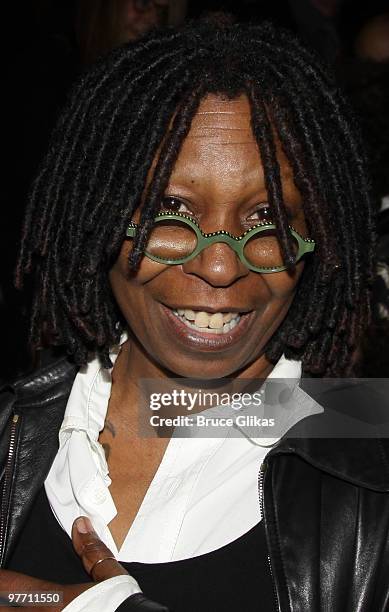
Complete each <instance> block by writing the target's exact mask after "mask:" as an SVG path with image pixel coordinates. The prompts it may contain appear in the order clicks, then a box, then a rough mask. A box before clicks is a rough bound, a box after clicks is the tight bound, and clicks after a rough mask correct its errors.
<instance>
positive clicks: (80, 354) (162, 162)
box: [15, 22, 374, 376]
mask: <svg viewBox="0 0 389 612" xmlns="http://www.w3.org/2000/svg"><path fill="white" fill-rule="evenodd" d="M208 93H209V94H218V95H221V96H224V97H226V98H228V99H233V98H235V97H237V96H239V95H241V94H245V95H246V96H247V97H248V99H249V102H250V106H251V110H252V128H253V133H254V135H255V138H256V140H257V143H258V148H259V152H260V157H261V160H262V165H263V167H264V172H265V181H266V188H267V191H268V202H269V206H270V208H271V211H272V213H273V218H274V219H275V223H276V227H277V232H278V236H279V240H280V243H281V248H282V252H283V257H284V261H285V263H286V265H288V266H289V267H293V264H294V256H293V251H292V245H291V237H290V234H289V232H288V218H287V214H286V209H285V207H284V202H283V194H282V186H281V180H280V168H279V164H278V161H277V156H276V146H275V136H274V134H275V133H276V134H277V137H278V138H279V140H280V142H281V144H282V147H283V150H284V152H285V154H286V156H287V158H288V159H289V163H290V164H291V167H292V169H293V172H294V180H295V183H296V186H297V187H298V189H299V190H300V192H301V194H302V197H303V208H304V212H305V216H306V219H307V223H308V227H309V231H310V237H312V238H314V239H315V241H316V244H317V246H316V250H315V253H314V254H313V255H312V256H310V257H309V258H308V259H307V260H306V264H305V267H304V271H303V275H302V278H301V279H300V283H299V285H298V288H297V292H296V295H295V297H294V300H293V302H292V305H291V307H290V309H289V312H288V314H287V316H286V318H285V319H284V321H283V322H282V324H281V325H280V327H279V328H278V330H277V331H276V332H275V333H274V335H273V336H272V338H271V339H270V341H269V343H268V345H267V346H266V355H267V357H268V358H269V359H270V360H272V361H275V360H277V359H278V358H279V357H280V355H281V354H282V352H284V353H285V355H286V357H288V358H294V359H301V360H302V363H303V369H304V371H305V372H307V373H312V374H318V375H327V376H340V375H344V374H345V373H347V372H348V371H349V368H350V361H351V355H352V352H353V348H354V347H355V346H356V345H357V343H358V341H359V338H360V335H361V333H362V330H363V328H364V326H365V325H366V324H367V322H368V321H369V319H370V301H369V292H368V286H369V283H371V281H372V279H373V276H374V265H373V264H374V262H373V256H372V254H373V249H374V230H373V225H374V224H373V217H372V208H371V204H370V197H369V184H368V181H367V179H366V175H365V169H364V167H365V163H364V157H363V153H362V147H361V145H360V142H359V136H358V134H357V130H356V128H355V126H354V119H353V117H352V116H351V115H350V112H349V109H348V106H347V104H346V102H345V101H344V99H343V97H342V95H341V94H340V93H339V91H338V90H337V87H336V85H335V83H334V80H333V77H332V75H331V74H330V73H329V72H328V71H327V69H326V68H325V67H323V65H322V64H321V62H320V61H319V59H318V58H316V57H315V56H314V55H313V54H312V53H311V52H310V51H308V50H307V49H305V48H304V47H303V46H302V45H301V44H300V42H299V41H298V40H297V39H296V38H295V37H294V36H292V35H291V34H290V33H289V32H287V31H284V30H280V29H276V28H275V27H274V26H273V25H271V24H269V23H265V24H261V25H252V24H232V25H231V24H227V25H226V24H224V25H223V24H215V23H210V22H196V23H189V24H187V25H185V26H184V27H182V28H181V29H177V30H174V29H164V30H160V31H154V32H153V33H151V34H149V35H147V36H146V37H145V38H143V39H142V40H141V41H139V42H136V43H128V44H126V45H124V46H122V47H120V48H118V49H116V50H115V51H113V52H112V53H111V54H110V55H109V56H108V57H106V58H105V59H102V60H100V61H99V62H98V63H97V64H96V65H95V66H94V67H93V68H92V69H91V70H89V71H88V72H87V73H86V74H84V75H83V76H82V77H81V79H80V80H79V82H78V83H77V84H76V86H75V88H74V90H73V92H72V94H71V95H70V97H69V101H68V104H67V107H66V108H65V110H64V111H63V113H62V115H61V117H60V119H59V122H58V124H57V127H56V129H55V131H54V134H53V137H52V140H51V143H50V147H49V152H48V154H47V156H46V158H45V160H44V162H43V164H42V167H41V170H40V173H39V175H38V177H37V179H36V180H35V183H34V184H33V188H32V191H31V195H30V200H29V205H28V208H27V212H26V217H25V223H24V229H23V234H22V247H21V251H20V254H19V259H18V263H17V268H16V273H15V274H16V285H17V286H18V287H19V288H20V287H21V286H22V284H23V278H24V276H25V275H26V274H29V273H31V272H34V273H35V274H36V282H37V291H36V294H35V299H34V303H33V311H32V317H31V329H30V340H31V343H32V345H33V346H35V347H41V346H42V338H43V332H42V329H44V330H45V333H47V334H49V337H50V338H51V340H50V342H51V344H58V345H65V346H66V347H67V351H68V353H69V354H71V355H73V359H74V360H75V362H76V363H78V364H85V363H86V362H87V360H88V355H89V352H90V351H94V352H96V353H97V354H98V355H99V357H100V359H101V361H102V363H103V365H104V366H105V367H111V366H112V364H111V361H110V359H109V349H110V347H111V346H112V345H114V344H115V343H117V342H118V341H119V338H120V335H121V333H122V331H123V329H124V327H125V321H124V320H123V318H122V316H121V313H120V311H119V309H118V306H117V304H116V302H115V300H114V298H113V295H112V292H111V289H110V286H109V281H108V271H109V269H110V268H111V267H112V265H113V263H114V261H115V260H116V258H117V256H118V254H119V251H120V248H121V246H122V243H123V239H124V236H125V232H126V227H127V225H128V222H129V220H130V219H131V217H132V215H133V213H134V211H135V210H136V209H137V208H138V207H141V208H140V211H141V214H140V221H139V223H140V226H141V228H140V231H139V232H138V233H137V236H136V238H135V241H134V246H133V249H132V252H131V254H130V257H129V266H130V268H131V267H132V268H133V269H134V270H136V268H137V266H138V264H139V261H140V259H141V257H142V253H143V250H144V248H145V245H146V244H147V238H148V233H149V231H150V229H151V227H152V224H153V220H154V218H155V215H156V213H157V212H158V209H159V206H160V202H161V199H162V197H163V194H164V191H165V189H166V187H167V184H168V181H169V177H170V174H171V172H172V169H173V167H174V163H175V161H176V159H177V156H178V154H179V151H180V147H181V145H182V142H183V140H184V139H185V137H186V135H187V133H188V131H189V129H190V126H191V121H192V118H193V116H194V115H195V113H196V110H197V108H198V106H199V103H200V101H201V99H202V98H203V97H204V96H205V95H206V94H208ZM158 151H159V154H158V160H157V163H156V165H155V169H154V171H153V173H152V177H151V180H150V182H149V183H148V187H147V190H146V187H145V185H146V181H147V178H148V175H149V173H150V168H151V166H152V162H153V160H154V158H155V157H156V156H157V152H158ZM145 190H146V192H145Z"/></svg>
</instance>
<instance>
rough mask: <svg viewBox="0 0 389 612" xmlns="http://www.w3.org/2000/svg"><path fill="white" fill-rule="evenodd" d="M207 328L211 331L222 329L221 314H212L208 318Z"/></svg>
mask: <svg viewBox="0 0 389 612" xmlns="http://www.w3.org/2000/svg"><path fill="white" fill-rule="evenodd" d="M208 325H209V327H210V328H211V329H221V328H222V327H223V315H222V313H221V312H215V314H213V315H212V316H211V317H210V318H209V324H208Z"/></svg>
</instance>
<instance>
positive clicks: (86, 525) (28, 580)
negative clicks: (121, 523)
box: [0, 517, 128, 612]
mask: <svg viewBox="0 0 389 612" xmlns="http://www.w3.org/2000/svg"><path fill="white" fill-rule="evenodd" d="M72 540H73V546H74V548H75V550H76V552H77V554H78V555H79V556H80V558H81V560H82V562H83V565H84V568H85V570H86V571H87V572H88V574H90V576H91V578H92V580H93V582H85V583H82V584H71V585H63V584H58V583H55V582H50V581H48V580H40V579H38V578H33V577H32V576H27V575H26V574H20V573H19V572H13V571H9V570H0V591H10V592H15V593H28V592H30V591H57V592H62V593H63V603H62V604H56V605H53V606H47V605H45V606H34V607H32V606H30V607H23V610H30V611H31V612H60V610H63V608H64V607H65V606H67V605H68V604H69V603H70V602H71V601H72V600H73V599H75V598H76V597H77V596H78V595H80V594H81V593H83V592H84V591H86V590H87V589H90V588H91V587H93V586H94V585H95V584H96V583H97V582H101V581H102V580H107V579H108V578H112V577H113V576H120V575H123V574H128V572H127V571H126V570H125V569H124V567H123V566H122V565H121V564H120V563H119V562H118V561H116V559H115V558H114V556H113V554H112V552H111V551H110V550H109V548H107V546H105V544H104V543H103V542H102V541H101V540H100V539H99V537H98V536H97V534H96V533H95V531H94V530H93V527H92V524H91V522H90V520H89V519H88V518H86V517H79V518H78V519H76V520H75V521H74V523H73V528H72ZM0 610H4V611H5V610H7V612H9V610H10V608H9V607H7V606H4V605H0Z"/></svg>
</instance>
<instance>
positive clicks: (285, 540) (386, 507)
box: [0, 359, 389, 612]
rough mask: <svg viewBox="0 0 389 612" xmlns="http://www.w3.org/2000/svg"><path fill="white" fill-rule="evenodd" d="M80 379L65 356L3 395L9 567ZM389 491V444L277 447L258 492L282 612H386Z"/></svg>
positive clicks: (2, 542)
mask: <svg viewBox="0 0 389 612" xmlns="http://www.w3.org/2000/svg"><path fill="white" fill-rule="evenodd" d="M75 374H76V368H75V367H74V366H73V365H71V364H70V363H69V362H68V361H67V360H66V359H60V360H57V361H56V362H54V363H53V364H51V365H48V366H46V367H44V368H42V369H40V370H39V371H38V372H36V373H34V374H33V375H31V376H29V377H26V378H23V379H20V380H18V381H17V382H16V383H14V384H12V385H8V386H5V387H4V388H3V390H2V393H1V395H0V465H1V466H2V467H1V482H2V487H1V491H2V498H1V516H0V565H1V567H3V568H6V567H7V560H8V559H9V557H10V554H11V552H12V550H13V546H14V544H15V542H16V539H17V537H18V534H19V532H20V530H21V528H22V526H23V524H24V522H25V520H26V518H27V516H28V512H29V509H30V508H31V505H32V502H33V500H34V497H35V495H36V493H37V491H38V490H39V488H40V487H41V486H42V484H43V481H44V480H45V478H46V476H47V474H48V472H49V469H50V466H51V464H52V462H53V460H54V457H55V455H56V452H57V449H58V431H59V428H60V426H61V423H62V420H63V414H64V410H65V407H66V403H67V399H68V396H69V393H70V390H71V387H72V384H73V380H74V377H75ZM308 418H309V419H311V418H314V417H308ZM305 421H306V419H305ZM388 493H389V444H388V439H385V440H384V439H336V438H334V439H324V438H290V437H288V438H282V439H281V440H280V442H279V443H278V444H277V445H276V446H275V447H274V448H272V450H271V451H270V452H269V453H268V455H267V457H266V461H265V463H264V465H263V466H262V468H261V472H260V474H259V495H260V501H261V503H262V504H263V510H264V521H265V528H266V537H267V542H268V548H269V563H270V567H271V571H272V576H273V582H274V594H275V598H276V600H277V604H276V605H277V609H278V610H279V611H281V612H305V611H309V612H319V611H320V612H322V611H328V612H388V610H389V494H388ZM258 597H259V601H260V594H259V595H258Z"/></svg>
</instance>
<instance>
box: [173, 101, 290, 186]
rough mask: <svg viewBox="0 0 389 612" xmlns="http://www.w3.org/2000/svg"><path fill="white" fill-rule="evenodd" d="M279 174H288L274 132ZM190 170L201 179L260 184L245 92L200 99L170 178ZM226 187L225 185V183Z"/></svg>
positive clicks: (259, 166)
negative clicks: (227, 96)
mask: <svg viewBox="0 0 389 612" xmlns="http://www.w3.org/2000/svg"><path fill="white" fill-rule="evenodd" d="M274 140H275V145H276V149H277V158H278V162H279V164H280V167H281V174H282V175H284V176H290V175H291V174H292V172H291V168H290V165H289V162H288V160H287V158H286V156H285V155H284V153H283V151H282V148H281V146H280V144H279V141H278V139H277V137H276V133H275V132H274ZM188 173H190V174H191V176H192V178H195V177H196V175H198V177H199V178H200V177H201V179H202V180H203V179H204V178H207V179H208V180H211V179H212V177H213V178H214V179H215V180H217V178H221V179H223V180H225V179H226V178H227V177H228V178H229V179H231V180H232V178H234V180H235V182H236V183H237V181H238V180H239V182H242V181H243V182H246V181H247V180H250V181H251V180H259V181H261V182H262V183H263V179H264V176H263V174H264V173H263V168H262V163H261V158H260V154H259V149H258V144H257V141H256V139H255V137H254V134H253V131H252V126H251V108H250V103H249V100H248V98H247V96H245V95H241V96H239V97H238V98H235V99H233V100H229V99H226V98H223V97H222V96H218V95H213V94H209V95H207V96H206V97H205V98H203V100H202V101H201V103H200V105H199V108H198V110H197V112H196V114H195V115H194V117H193V120H192V123H191V128H190V130H189V133H188V135H187V137H186V138H185V140H184V142H183V145H182V148H181V151H180V154H179V156H178V159H177V161H176V164H175V167H174V170H173V173H172V177H171V178H172V179H173V180H174V179H175V178H178V177H180V178H181V177H182V176H184V175H185V174H188ZM225 187H226V188H227V185H226V186H225Z"/></svg>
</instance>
